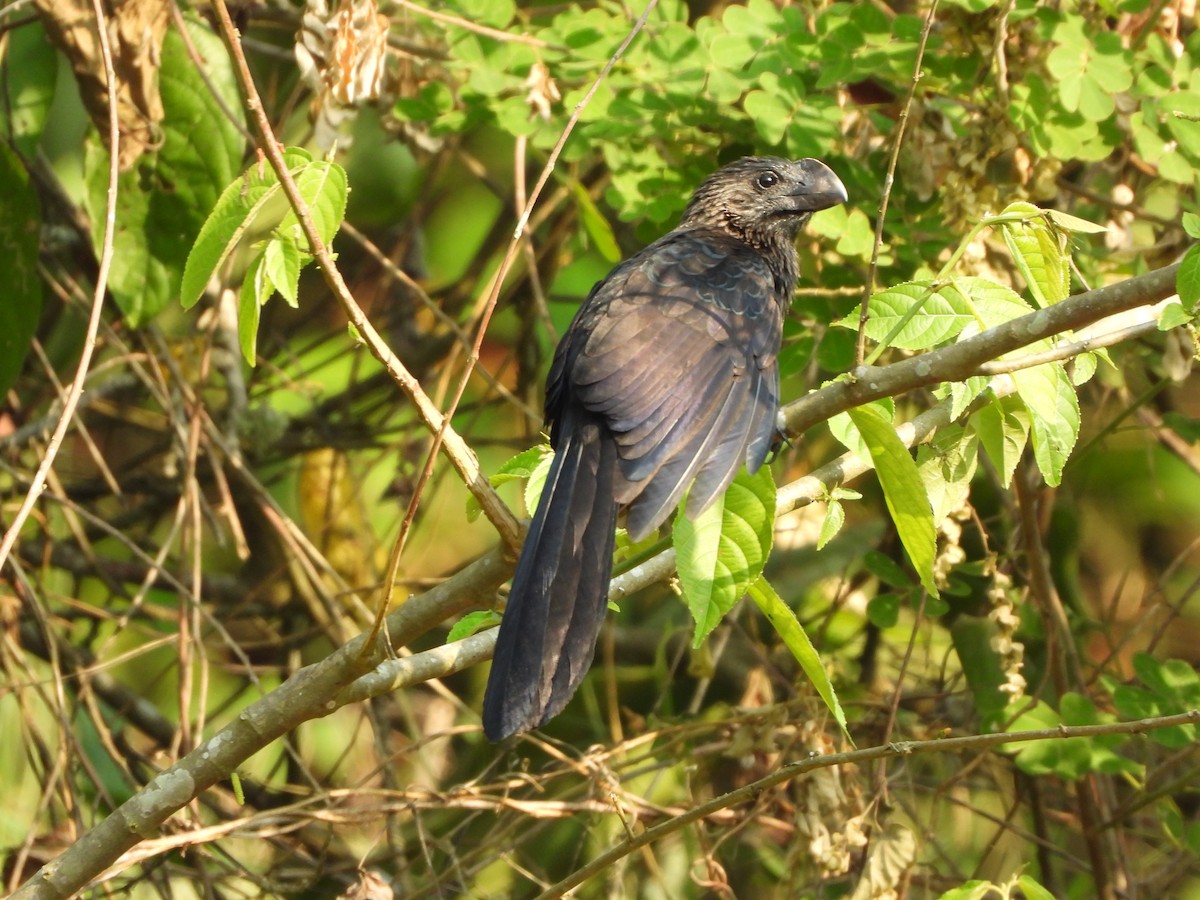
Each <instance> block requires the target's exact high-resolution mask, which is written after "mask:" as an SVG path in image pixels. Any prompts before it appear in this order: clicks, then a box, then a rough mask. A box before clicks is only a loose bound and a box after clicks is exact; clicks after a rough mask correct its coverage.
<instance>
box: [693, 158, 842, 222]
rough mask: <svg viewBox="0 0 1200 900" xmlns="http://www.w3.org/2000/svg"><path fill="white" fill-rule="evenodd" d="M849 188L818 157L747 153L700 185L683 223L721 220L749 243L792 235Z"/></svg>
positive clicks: (836, 203)
mask: <svg viewBox="0 0 1200 900" xmlns="http://www.w3.org/2000/svg"><path fill="white" fill-rule="evenodd" d="M846 200H847V195H846V188H845V187H844V186H843V185H842V182H841V179H839V178H838V177H837V175H835V174H833V170H832V169H830V168H829V166H827V165H825V163H823V162H821V161H820V160H817V159H798V160H794V161H793V160H788V159H781V158H779V157H774V156H748V157H746V158H744V159H739V160H738V161H737V162H735V163H730V164H729V165H727V166H725V167H724V168H723V169H718V170H717V171H716V172H714V173H713V174H712V175H710V176H709V177H708V179H707V180H706V181H705V182H704V183H703V184H702V185H700V187H699V189H697V191H696V193H695V195H694V196H693V197H692V202H691V203H689V204H688V208H687V211H686V212H685V213H684V214H683V224H684V225H692V224H694V225H718V226H721V227H723V228H727V229H729V230H730V231H733V232H734V233H736V234H738V235H740V236H742V237H745V238H746V239H747V240H749V241H750V242H751V243H759V242H771V241H773V240H775V239H777V238H779V237H783V238H786V239H787V240H789V241H790V240H793V239H794V238H795V237H796V235H797V234H798V233H799V231H800V229H801V228H803V227H804V226H805V224H806V223H807V222H808V220H809V219H810V218H812V214H813V213H814V212H816V211H817V210H821V209H828V208H829V207H831V206H837V205H838V204H839V203H845V202H846Z"/></svg>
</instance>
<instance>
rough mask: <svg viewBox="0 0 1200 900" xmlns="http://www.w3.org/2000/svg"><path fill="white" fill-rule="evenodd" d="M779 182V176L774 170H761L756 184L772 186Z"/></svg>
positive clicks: (763, 186) (761, 186)
mask: <svg viewBox="0 0 1200 900" xmlns="http://www.w3.org/2000/svg"><path fill="white" fill-rule="evenodd" d="M777 184H779V176H778V175H776V174H775V173H774V172H763V173H762V174H761V175H759V176H758V186H759V187H760V188H769V187H774V186H775V185H777Z"/></svg>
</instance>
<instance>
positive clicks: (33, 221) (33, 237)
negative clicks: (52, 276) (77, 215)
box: [0, 141, 42, 397]
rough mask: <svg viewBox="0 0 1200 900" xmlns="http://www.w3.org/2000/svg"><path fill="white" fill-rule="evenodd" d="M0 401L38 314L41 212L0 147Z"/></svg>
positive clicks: (25, 179)
mask: <svg viewBox="0 0 1200 900" xmlns="http://www.w3.org/2000/svg"><path fill="white" fill-rule="evenodd" d="M0 197H3V198H4V215H3V216H0V247H3V248H4V252H3V253H0V284H3V285H4V296H3V298H0V397H4V396H5V394H7V393H8V389H9V388H11V387H12V386H13V384H14V383H15V382H16V380H17V376H18V375H20V374H21V367H22V365H23V364H24V362H25V355H26V354H27V353H28V351H29V344H30V341H31V340H32V339H33V335H34V332H35V331H36V330H37V324H38V319H39V317H40V316H41V312H42V279H41V277H40V276H39V275H38V242H39V240H40V237H41V229H42V211H41V207H40V206H39V204H38V195H37V191H36V190H35V189H34V187H33V184H32V183H31V182H30V179H29V173H28V172H26V171H25V166H24V165H23V164H22V163H21V160H20V159H18V158H17V155H16V154H15V153H13V151H12V150H10V149H9V148H8V146H7V145H6V144H4V143H3V142H2V141H0Z"/></svg>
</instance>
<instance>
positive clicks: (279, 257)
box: [263, 235, 301, 309]
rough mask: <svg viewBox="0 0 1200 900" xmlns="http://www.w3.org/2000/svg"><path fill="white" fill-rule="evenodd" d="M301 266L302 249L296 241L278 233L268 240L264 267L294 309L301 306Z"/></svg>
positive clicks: (272, 282) (282, 295)
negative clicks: (282, 236)
mask: <svg viewBox="0 0 1200 900" xmlns="http://www.w3.org/2000/svg"><path fill="white" fill-rule="evenodd" d="M300 266H301V256H300V250H299V248H298V247H297V246H296V244H295V242H293V241H290V240H287V239H286V238H281V237H279V236H277V235H276V236H273V237H272V238H271V239H270V240H269V241H267V247H266V249H265V250H264V251H263V268H264V270H265V272H266V276H267V278H269V279H270V281H271V284H272V286H274V288H275V290H277V291H279V294H280V296H281V297H283V299H284V300H285V301H287V305H288V306H290V307H292V309H299V308H300V303H299V291H300Z"/></svg>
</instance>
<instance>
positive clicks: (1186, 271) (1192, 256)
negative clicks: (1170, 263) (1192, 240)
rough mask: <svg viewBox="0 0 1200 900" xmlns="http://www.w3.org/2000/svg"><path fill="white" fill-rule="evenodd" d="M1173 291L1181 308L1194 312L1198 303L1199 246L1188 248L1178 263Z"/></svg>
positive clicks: (1199, 282) (1199, 278) (1199, 298)
mask: <svg viewBox="0 0 1200 900" xmlns="http://www.w3.org/2000/svg"><path fill="white" fill-rule="evenodd" d="M1175 290H1176V291H1178V292H1179V299H1180V300H1181V301H1182V302H1183V308H1184V309H1186V310H1187V311H1188V312H1193V313H1194V312H1196V306H1197V303H1200V244H1195V245H1193V246H1191V247H1189V248H1188V252H1187V253H1185V254H1184V256H1183V260H1182V261H1181V262H1180V263H1179V271H1178V272H1176V273H1175Z"/></svg>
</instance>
